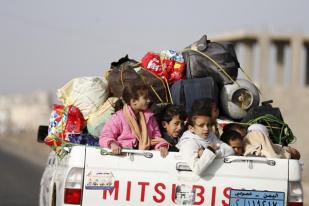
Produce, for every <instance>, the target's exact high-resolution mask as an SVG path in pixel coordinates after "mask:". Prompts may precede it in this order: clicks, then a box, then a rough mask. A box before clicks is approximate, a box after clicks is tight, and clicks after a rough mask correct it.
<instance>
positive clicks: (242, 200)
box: [229, 189, 284, 206]
mask: <svg viewBox="0 0 309 206" xmlns="http://www.w3.org/2000/svg"><path fill="white" fill-rule="evenodd" d="M229 205H230V206H284V192H272V191H258V190H237V189H231V191H230V204H229Z"/></svg>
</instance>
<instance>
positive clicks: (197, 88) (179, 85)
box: [171, 77, 219, 113]
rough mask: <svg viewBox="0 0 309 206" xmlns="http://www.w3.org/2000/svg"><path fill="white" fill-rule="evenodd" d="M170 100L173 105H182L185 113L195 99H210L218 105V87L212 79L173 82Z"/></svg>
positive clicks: (189, 110)
mask: <svg viewBox="0 0 309 206" xmlns="http://www.w3.org/2000/svg"><path fill="white" fill-rule="evenodd" d="M171 93H172V99H173V102H174V103H175V104H179V105H183V106H184V108H185V110H186V112H187V113H190V112H191V107H192V104H193V102H194V100H196V99H201V98H211V99H214V100H215V102H216V103H218V94H219V90H218V86H217V84H216V83H215V81H214V79H213V78H212V77H204V78H196V79H186V80H180V81H177V82H175V83H174V84H173V85H172V87H171Z"/></svg>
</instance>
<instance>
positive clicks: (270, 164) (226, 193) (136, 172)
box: [39, 145, 303, 206]
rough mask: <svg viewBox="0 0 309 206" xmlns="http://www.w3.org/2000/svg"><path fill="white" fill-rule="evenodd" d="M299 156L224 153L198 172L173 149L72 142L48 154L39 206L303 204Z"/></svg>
mask: <svg viewBox="0 0 309 206" xmlns="http://www.w3.org/2000/svg"><path fill="white" fill-rule="evenodd" d="M301 172H302V166H301V164H300V163H299V161H298V160H289V159H269V158H262V157H240V156H229V157H226V158H223V159H216V160H215V161H214V162H213V163H212V165H211V166H210V168H208V169H207V170H206V171H205V172H204V173H203V174H202V175H201V176H198V175H196V174H194V173H193V172H192V171H190V169H189V167H188V166H187V165H186V164H185V162H184V160H183V158H182V157H181V155H180V153H178V152H170V153H169V154H168V156H167V157H166V158H162V157H161V156H160V154H159V152H158V151H138V150H123V155H121V156H114V155H109V154H107V150H105V149H102V148H98V147H92V146H85V145H80V146H73V147H71V148H70V149H69V151H68V154H67V155H66V156H65V157H64V158H63V159H59V158H58V157H57V156H56V155H55V153H54V152H51V153H50V155H49V158H48V161H47V165H46V168H45V171H44V173H43V176H42V179H41V189H40V200H39V203H40V206H43V205H45V206H55V205H57V206H60V205H62V206H69V205H83V206H86V205H88V206H102V205H134V206H136V205H152V206H153V205H169V206H170V205H209V206H221V205H222V206H228V205H229V206H302V205H303V191H302V184H301Z"/></svg>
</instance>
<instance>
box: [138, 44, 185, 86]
mask: <svg viewBox="0 0 309 206" xmlns="http://www.w3.org/2000/svg"><path fill="white" fill-rule="evenodd" d="M141 66H142V67H143V68H144V69H147V70H148V71H150V72H152V73H154V74H155V75H158V76H160V77H162V78H164V79H165V80H167V81H168V83H173V82H175V81H177V80H180V79H182V78H183V73H184V66H185V63H184V59H183V57H182V55H181V54H178V53H177V52H176V51H174V50H163V51H161V52H160V53H153V52H148V53H147V54H146V55H145V56H144V57H143V58H142V60H141Z"/></svg>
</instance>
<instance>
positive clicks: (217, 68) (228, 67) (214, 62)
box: [182, 35, 240, 86]
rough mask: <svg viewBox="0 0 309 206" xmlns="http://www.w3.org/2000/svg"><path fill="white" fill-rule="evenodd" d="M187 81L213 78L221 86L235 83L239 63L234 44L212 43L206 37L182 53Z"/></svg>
mask: <svg viewBox="0 0 309 206" xmlns="http://www.w3.org/2000/svg"><path fill="white" fill-rule="evenodd" d="M182 55H183V57H184V60H185V63H186V77H187V79H192V78H201V77H207V76H211V77H213V78H214V80H215V81H216V83H217V84H218V85H219V86H223V85H224V84H230V83H233V81H235V80H236V78H237V75H238V68H239V66H240V65H239V62H238V60H237V56H236V52H235V49H234V46H233V44H232V43H229V42H221V43H219V42H211V41H210V40H208V39H207V36H206V35H204V36H203V37H202V38H201V39H200V40H198V41H196V42H194V43H193V44H191V45H190V46H188V47H187V48H186V49H184V51H183V52H182Z"/></svg>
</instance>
